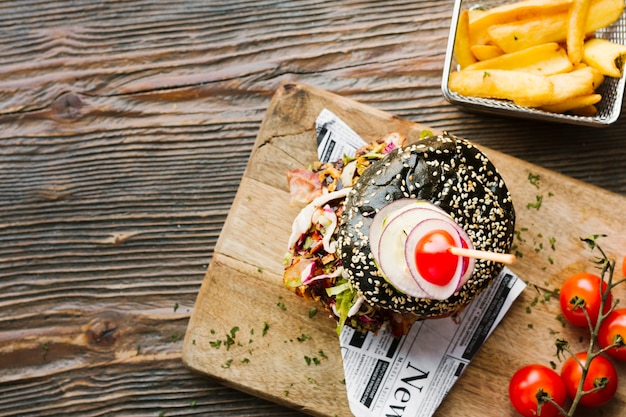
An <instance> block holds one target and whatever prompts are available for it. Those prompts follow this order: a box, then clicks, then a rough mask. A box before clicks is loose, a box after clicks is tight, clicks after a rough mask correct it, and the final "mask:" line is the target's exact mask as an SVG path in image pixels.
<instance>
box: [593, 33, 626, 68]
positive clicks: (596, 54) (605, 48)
mask: <svg viewBox="0 0 626 417" xmlns="http://www.w3.org/2000/svg"><path fill="white" fill-rule="evenodd" d="M624 55H626V45H621V44H619V43H614V42H611V41H608V40H606V39H600V38H594V39H590V40H588V41H587V42H585V46H584V49H583V62H585V63H586V64H587V65H589V66H591V67H593V68H596V69H597V70H598V71H600V72H601V73H602V74H604V75H606V76H609V77H616V78H619V77H621V75H622V66H623V63H621V60H622V57H623V56H624ZM618 62H620V68H618V67H617V63H618Z"/></svg>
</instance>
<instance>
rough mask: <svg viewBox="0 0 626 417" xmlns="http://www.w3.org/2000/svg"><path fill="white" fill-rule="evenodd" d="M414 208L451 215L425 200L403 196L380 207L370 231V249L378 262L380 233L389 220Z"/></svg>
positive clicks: (446, 215)
mask: <svg viewBox="0 0 626 417" xmlns="http://www.w3.org/2000/svg"><path fill="white" fill-rule="evenodd" d="M414 209H427V210H431V211H434V212H437V213H439V214H437V215H435V216H437V217H440V216H441V215H443V216H445V217H449V216H448V214H447V213H446V212H445V211H443V210H442V209H441V208H439V207H438V206H435V205H434V204H431V203H429V202H428V201H424V200H415V199H412V198H401V199H399V200H395V201H393V202H391V203H389V204H387V205H386V206H385V207H383V208H382V209H380V210H379V211H378V213H376V216H374V220H372V224H371V225H370V231H369V241H370V250H371V252H372V254H373V255H374V258H375V259H376V261H377V262H378V252H379V250H378V244H379V241H380V235H381V234H382V232H383V229H384V228H385V226H386V225H387V224H389V222H390V221H391V220H392V219H393V218H394V217H396V216H398V215H400V214H402V213H403V212H404V211H406V210H414Z"/></svg>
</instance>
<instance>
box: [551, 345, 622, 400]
mask: <svg viewBox="0 0 626 417" xmlns="http://www.w3.org/2000/svg"><path fill="white" fill-rule="evenodd" d="M576 357H577V358H578V359H579V360H580V361H581V362H582V363H583V364H584V363H585V361H586V360H587V352H580V353H577V354H576ZM581 377H582V367H581V366H580V365H579V364H578V362H576V359H575V358H574V356H571V357H569V358H567V360H566V361H565V362H563V366H562V368H561V379H563V383H564V384H565V389H566V391H567V395H569V397H570V398H574V397H575V396H576V391H577V390H578V384H579V383H580V379H581ZM600 382H602V383H604V384H606V385H605V386H604V388H602V389H600V390H599V391H596V392H593V393H591V394H586V395H584V396H583V397H582V398H581V400H580V405H584V406H586V407H598V406H601V405H603V404H606V403H607V402H608V401H609V400H610V399H611V398H613V395H615V391H617V371H616V370H615V366H614V365H613V362H611V361H610V360H609V359H608V358H607V357H606V356H602V355H600V356H596V357H595V358H594V359H593V360H592V361H591V364H589V371H588V373H587V377H586V378H585V382H584V384H583V391H589V390H591V389H593V388H594V386H596V384H598V383H600Z"/></svg>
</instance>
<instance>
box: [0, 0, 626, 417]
mask: <svg viewBox="0 0 626 417" xmlns="http://www.w3.org/2000/svg"><path fill="white" fill-rule="evenodd" d="M452 6H453V1H452V0H445V1H439V0H437V1H435V0H431V1H420V0H410V1H386V2H379V1H358V0H355V1H343V0H342V1H325V2H324V1H309V0H300V1H277V0H274V1H272V0H267V1H264V0H261V1H252V0H240V1H238V2H230V1H225V0H220V1H186V2H173V1H172V2H167V1H154V0H152V1H122V0H109V1H99V2H94V1H55V2H47V1H22V0H20V1H18V0H14V1H4V2H2V3H0V12H1V13H0V207H1V210H2V211H1V212H0V415H2V416H22V415H23V416H59V415H63V416H105V415H146V416H175V415H176V416H185V415H210V416H268V415H272V416H300V415H302V414H301V413H298V412H296V411H293V410H289V409H286V408H283V407H281V406H278V405H275V404H272V403H269V402H267V401H264V400H261V399H257V398H254V397H251V396H249V395H246V394H243V393H240V392H238V391H235V390H233V389H230V388H226V387H224V386H222V385H220V384H219V383H217V382H214V381H211V380H208V379H206V378H203V377H201V376H198V375H195V374H193V373H191V372H190V371H189V370H187V369H186V368H185V367H184V366H183V364H182V361H181V348H182V339H183V336H184V334H185V331H186V327H187V323H188V319H189V317H190V314H191V312H192V311H193V308H194V302H195V299H196V296H197V294H198V290H199V288H200V284H201V282H202V279H203V277H204V274H205V272H206V268H207V265H208V264H209V262H210V261H211V259H212V254H213V249H214V245H215V243H216V241H217V238H218V236H219V234H220V231H221V228H222V226H223V222H224V220H225V218H226V215H227V213H228V211H229V208H230V206H231V204H232V201H233V198H234V196H235V193H236V191H237V188H238V186H239V182H240V179H241V175H242V173H243V171H244V169H245V167H246V163H247V161H248V158H249V156H250V150H251V149H252V146H253V143H254V140H255V137H256V134H257V132H258V130H259V127H260V124H261V120H262V118H263V116H264V112H265V109H266V108H267V105H268V103H269V101H270V99H271V97H272V95H273V93H274V92H275V91H276V89H277V88H278V86H279V85H280V84H281V82H283V81H287V80H291V81H297V82H301V83H306V84H310V85H312V86H315V87H318V88H322V89H325V90H328V91H331V92H334V93H337V94H340V95H342V96H346V97H349V98H351V99H354V100H358V101H361V102H364V103H367V104H369V105H371V106H374V107H376V108H379V109H381V110H384V111H387V112H389V113H392V114H395V115H397V116H400V117H403V118H406V119H409V120H413V121H417V122H420V123H422V124H425V125H427V126H430V127H432V128H434V129H442V130H448V131H450V132H452V133H454V134H456V135H459V136H462V137H464V138H466V139H469V140H471V141H474V142H476V143H478V144H481V145H485V146H488V147H490V148H492V149H495V150H498V151H501V152H504V153H507V154H509V155H512V156H515V157H518V158H521V159H524V160H526V161H529V162H532V163H534V164H537V165H540V166H542V167H545V168H548V169H552V170H554V171H558V172H560V173H563V174H566V175H568V176H571V177H574V178H577V179H579V180H582V181H585V182H587V183H590V184H592V185H595V186H599V187H601V188H604V189H606V190H609V191H611V192H614V193H617V194H621V195H626V116H625V117H624V118H622V120H619V121H618V122H617V123H615V124H614V125H612V126H610V127H607V128H603V129H595V128H587V127H578V126H565V125H555V124H548V123H539V122H528V121H520V120H516V119H507V118H501V117H494V116H486V115H477V114H470V113H467V112H464V111H462V110H461V109H459V108H457V107H455V106H453V105H450V104H449V103H447V102H446V101H445V100H444V98H443V97H442V95H441V90H440V78H441V71H442V67H443V61H444V54H445V48H446V43H447V37H448V30H449V24H450V19H451V15H452Z"/></svg>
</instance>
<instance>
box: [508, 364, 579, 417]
mask: <svg viewBox="0 0 626 417" xmlns="http://www.w3.org/2000/svg"><path fill="white" fill-rule="evenodd" d="M540 392H543V393H545V394H548V395H550V396H551V397H552V399H554V401H555V402H556V403H557V404H559V405H560V406H561V407H565V402H566V401H567V394H566V391H565V385H564V384H563V381H562V380H561V377H559V374H557V373H556V372H554V371H553V370H552V369H550V368H548V367H547V366H544V365H536V364H534V365H526V366H524V367H523V368H520V369H519V370H518V371H517V372H515V374H514V375H513V377H512V378H511V382H510V383H509V399H510V400H511V404H513V408H515V409H516V410H517V412H518V413H520V414H521V415H523V416H524V417H537V416H541V417H554V416H557V415H558V414H559V411H558V409H557V408H556V407H555V406H554V404H551V403H549V402H544V403H543V404H542V405H541V414H538V413H537V407H538V401H537V394H538V393H540Z"/></svg>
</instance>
